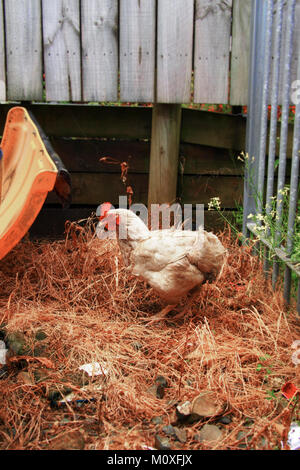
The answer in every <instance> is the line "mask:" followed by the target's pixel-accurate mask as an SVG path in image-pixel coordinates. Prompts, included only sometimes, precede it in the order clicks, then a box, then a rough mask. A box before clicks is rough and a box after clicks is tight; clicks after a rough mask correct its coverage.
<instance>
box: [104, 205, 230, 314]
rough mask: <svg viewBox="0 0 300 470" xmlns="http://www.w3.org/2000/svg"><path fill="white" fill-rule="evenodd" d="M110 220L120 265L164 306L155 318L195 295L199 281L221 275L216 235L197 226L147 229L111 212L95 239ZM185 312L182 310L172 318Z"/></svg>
mask: <svg viewBox="0 0 300 470" xmlns="http://www.w3.org/2000/svg"><path fill="white" fill-rule="evenodd" d="M112 220H114V224H113V226H114V227H116V232H117V239H118V244H119V247H120V251H121V254H122V257H123V261H124V264H125V265H126V266H127V268H128V269H129V270H130V271H131V273H132V274H133V275H134V276H139V277H140V278H142V279H143V280H145V281H146V282H147V283H148V284H149V285H150V286H151V287H153V289H154V290H155V291H156V292H157V293H158V294H159V296H160V297H162V298H163V299H164V300H165V301H166V302H167V304H168V305H167V307H166V308H164V309H163V310H162V311H161V312H160V315H158V316H156V318H157V319H162V318H164V317H165V315H166V314H167V313H168V312H170V311H171V310H172V309H174V307H175V306H176V304H178V302H179V301H180V300H181V298H182V297H183V296H186V295H187V294H188V293H189V292H191V291H192V293H193V294H194V295H196V294H197V293H198V290H199V288H200V287H201V285H202V284H203V282H205V281H209V282H212V281H214V280H216V279H217V278H218V277H219V276H220V274H221V272H222V269H223V266H224V264H225V261H226V257H227V251H226V250H225V248H224V247H223V245H222V243H221V242H220V240H219V239H218V238H217V237H216V235H214V234H213V233H208V232H206V231H205V230H204V229H203V228H201V227H200V228H199V230H198V231H191V230H179V229H176V228H171V229H167V230H149V229H148V228H147V226H146V225H145V224H144V222H143V221H142V220H141V219H140V218H139V217H138V216H137V215H136V214H135V213H134V212H132V211H130V210H126V209H113V210H109V211H107V212H106V214H105V216H103V218H102V220H101V222H100V223H99V224H98V227H97V234H98V237H99V238H101V232H102V233H103V229H104V227H105V226H106V225H107V224H108V223H110V224H111V222H112ZM116 221H117V223H116ZM110 226H112V224H111V225H110ZM120 233H121V234H122V237H124V238H122V237H120ZM194 295H193V297H194ZM193 297H192V298H193ZM189 303H190V302H189ZM185 312H186V308H184V311H183V312H181V313H180V314H179V315H176V317H174V318H179V317H181V316H183V315H184V313H185Z"/></svg>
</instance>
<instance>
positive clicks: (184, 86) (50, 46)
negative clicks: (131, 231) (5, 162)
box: [0, 0, 300, 236]
mask: <svg viewBox="0 0 300 470" xmlns="http://www.w3.org/2000/svg"><path fill="white" fill-rule="evenodd" d="M262 1H265V0H262ZM251 5H252V1H251V0H210V1H208V0H195V1H194V0H119V1H117V0H81V1H80V0H51V1H50V0H0V102H2V104H0V135H1V133H2V129H3V126H4V121H5V117H6V114H7V111H8V109H9V107H11V106H13V105H14V104H15V102H19V101H22V104H23V105H25V106H26V107H29V108H31V109H32V111H33V113H34V114H35V116H36V118H37V120H38V121H39V123H40V125H41V126H42V127H43V128H44V130H45V132H46V134H47V135H49V137H50V139H51V140H52V143H53V146H54V148H55V150H56V151H57V152H58V154H59V155H60V156H61V158H62V160H63V161H64V163H65V165H66V166H67V168H68V169H69V170H70V172H71V177H72V184H73V205H72V207H71V209H70V210H69V211H67V212H60V211H59V210H58V209H57V207H56V204H57V200H56V199H55V196H54V195H53V194H51V195H49V197H48V199H47V204H46V205H45V206H44V208H43V210H42V212H41V214H40V216H39V218H38V220H37V222H36V224H35V226H36V227H37V230H36V233H37V234H42V235H51V234H52V235H54V236H56V235H61V234H62V231H63V226H64V222H65V220H66V219H67V218H68V219H72V220H76V219H78V218H80V217H84V216H87V215H89V214H90V212H91V210H93V209H95V208H96V207H97V205H98V204H100V203H102V202H103V201H105V200H110V201H111V202H112V203H114V204H116V203H117V202H118V196H119V195H122V194H125V193H126V191H125V188H124V185H123V184H122V182H121V180H120V167H119V166H118V165H108V164H105V163H102V162H100V161H99V159H100V158H101V157H103V156H106V155H108V156H111V157H113V158H115V159H116V160H117V161H119V162H120V163H121V161H128V162H129V165H130V169H129V175H128V183H129V184H130V185H132V186H133V190H134V202H143V203H147V202H148V204H149V203H153V202H154V203H162V202H171V201H174V200H175V199H176V198H177V199H179V200H181V201H182V202H183V203H193V204H195V203H204V204H207V202H208V201H209V199H210V198H211V197H214V196H219V197H220V198H221V200H222V206H223V207H224V208H226V209H228V210H232V209H234V208H235V206H236V203H237V202H241V201H242V192H243V178H242V174H243V168H242V166H241V165H240V164H239V162H238V161H237V160H236V156H237V154H238V152H239V151H241V150H244V148H245V145H244V144H245V127H246V126H245V118H244V117H242V116H241V115H237V116H232V115H223V114H219V113H210V112H202V111H196V110H191V109H182V108H181V105H180V104H181V103H186V102H191V101H194V102H195V103H197V102H202V103H203V102H206V103H214V102H215V103H230V104H232V105H246V104H247V97H248V60H249V43H250V37H249V35H250V16H251ZM299 7H300V1H299V2H297V9H296V29H295V31H296V33H295V36H294V37H295V39H294V40H295V43H297V41H298V39H299V31H300V29H299V24H300V22H299V18H300V15H299ZM285 27H286V26H285ZM296 49H297V48H294V50H296ZM296 65H297V56H296V55H295V54H294V56H293V67H292V70H293V71H292V77H293V79H294V78H295V77H296V75H295V73H296V72H295V70H296ZM279 95H280V94H279ZM118 100H119V101H121V102H123V103H128V102H142V103H147V102H148V103H151V102H153V103H155V104H154V107H150V108H147V107H127V106H124V107H123V106H122V107H111V106H93V105H92V104H98V103H101V104H103V102H105V103H107V102H109V101H110V102H116V101H118ZM8 101H13V102H14V103H7V102H8ZM24 102H25V103H24ZM32 102H38V103H40V104H38V103H32ZM62 102H63V103H62ZM279 102H280V100H279ZM54 103H55V104H54ZM87 103H88V104H87ZM176 103H178V104H176ZM291 140H292V134H291V133H290V135H289V144H288V148H289V149H290V148H291ZM289 152H290V150H289V151H288V153H289ZM205 224H206V226H207V227H208V228H213V227H215V220H212V213H210V212H209V213H208V212H207V213H206V219H205Z"/></svg>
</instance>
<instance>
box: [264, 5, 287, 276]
mask: <svg viewBox="0 0 300 470" xmlns="http://www.w3.org/2000/svg"><path fill="white" fill-rule="evenodd" d="M283 2H284V0H278V3H277V9H276V22H275V45H274V60H273V73H272V78H273V80H272V97H271V119H270V136H269V152H268V176H267V194H266V214H267V215H270V214H271V211H272V199H271V198H272V197H273V191H274V171H275V154H276V138H277V111H278V94H279V71H280V48H281V38H282V13H283ZM269 236H270V229H268V230H267V238H268V237H269ZM268 253H269V250H268V249H267V248H266V258H265V261H264V271H265V273H267V272H268V271H269V260H268V258H267V256H268Z"/></svg>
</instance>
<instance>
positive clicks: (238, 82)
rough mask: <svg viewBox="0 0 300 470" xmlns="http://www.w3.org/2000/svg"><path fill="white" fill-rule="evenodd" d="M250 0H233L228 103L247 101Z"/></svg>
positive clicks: (237, 103)
mask: <svg viewBox="0 0 300 470" xmlns="http://www.w3.org/2000/svg"><path fill="white" fill-rule="evenodd" d="M251 8H252V0H233V24H232V52H231V81H230V104H232V105H246V104H247V103H248V76H249V58H250V22H251Z"/></svg>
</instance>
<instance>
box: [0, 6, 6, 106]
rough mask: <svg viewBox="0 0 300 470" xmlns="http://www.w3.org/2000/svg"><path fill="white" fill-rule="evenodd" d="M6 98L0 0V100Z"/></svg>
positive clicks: (2, 21) (2, 22)
mask: <svg viewBox="0 0 300 470" xmlns="http://www.w3.org/2000/svg"><path fill="white" fill-rule="evenodd" d="M5 100H6V76H5V47H4V19H3V0H0V101H5Z"/></svg>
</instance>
